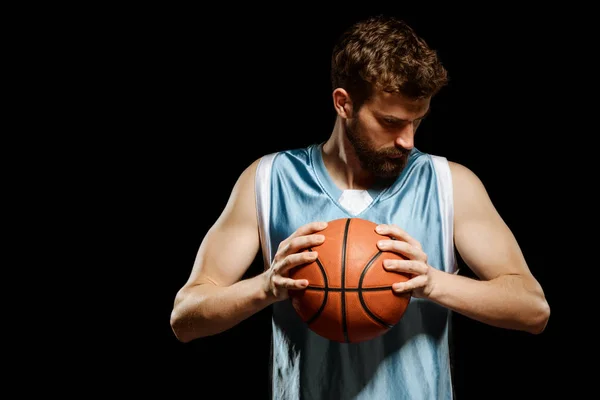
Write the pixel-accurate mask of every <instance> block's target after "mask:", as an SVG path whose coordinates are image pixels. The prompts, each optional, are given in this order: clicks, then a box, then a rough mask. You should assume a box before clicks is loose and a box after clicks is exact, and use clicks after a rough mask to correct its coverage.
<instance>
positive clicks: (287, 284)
mask: <svg viewBox="0 0 600 400" xmlns="http://www.w3.org/2000/svg"><path fill="white" fill-rule="evenodd" d="M273 284H275V286H277V287H280V288H285V289H288V290H294V289H296V290H297V289H304V288H306V287H307V286H308V280H306V279H292V278H286V277H283V276H280V275H277V276H275V277H273Z"/></svg>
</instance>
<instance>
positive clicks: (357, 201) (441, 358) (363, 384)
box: [256, 144, 456, 400]
mask: <svg viewBox="0 0 600 400" xmlns="http://www.w3.org/2000/svg"><path fill="white" fill-rule="evenodd" d="M321 147H322V144H314V145H311V146H308V147H306V148H302V149H293V150H287V151H281V152H276V153H272V154H268V155H266V156H264V157H263V158H262V159H261V161H260V163H259V166H258V169H257V173H256V200H257V217H258V221H259V233H260V240H261V245H262V255H263V259H264V261H265V268H269V267H270V265H271V262H272V259H273V257H274V255H275V253H276V251H277V247H278V245H279V243H280V242H281V241H282V240H284V239H286V238H287V237H288V236H289V235H290V234H292V233H293V232H294V231H295V230H296V229H297V228H298V227H300V226H301V225H304V224H306V223H308V222H312V221H317V220H318V221H331V220H334V219H338V218H348V217H358V218H364V219H367V220H370V221H373V222H375V223H385V224H396V225H398V226H400V227H401V228H402V229H404V230H405V231H406V232H408V234H410V235H411V236H412V237H414V238H415V239H416V240H418V241H419V242H420V243H421V245H422V247H423V250H424V251H425V252H426V253H427V256H428V262H429V265H431V266H432V267H434V268H438V269H441V270H444V271H446V272H449V273H455V272H456V259H455V249H454V242H453V204H452V184H451V175H450V170H449V167H448V163H447V160H446V158H444V157H441V156H435V155H431V154H426V153H423V152H421V151H419V150H417V149H416V148H413V150H412V151H411V153H410V156H409V160H408V163H407V165H406V168H405V169H404V170H403V171H402V173H401V174H400V176H399V177H398V178H397V179H396V180H395V181H394V183H393V184H391V185H390V186H387V187H383V188H373V189H370V190H346V191H343V190H340V189H339V188H338V187H337V186H336V185H335V184H334V182H333V180H332V179H331V177H330V175H329V174H328V171H327V169H326V167H325V165H324V163H323V159H322V154H321ZM272 307H273V308H272V311H273V316H272V347H271V352H272V355H271V356H272V357H271V369H270V372H271V377H270V379H271V390H272V393H271V395H272V398H273V399H277V400H308V399H311V400H312V399H318V400H321V399H323V400H325V399H327V400H332V399H336V400H341V399H353V400H358V399H360V400H363V399H365V400H367V399H368V400H392V399H393V400H404V399H406V400H437V399H440V400H441V399H443V400H449V399H452V398H453V396H454V394H453V389H452V373H451V366H450V356H451V354H450V348H451V347H450V344H451V343H450V322H451V319H450V311H449V310H448V309H446V308H444V307H442V306H439V305H438V304H436V303H434V302H432V301H430V300H427V299H418V298H414V297H413V298H411V300H410V302H409V305H408V308H407V310H406V312H405V314H404V315H403V317H402V319H401V320H400V322H399V323H398V324H396V325H395V326H394V327H393V328H392V329H390V330H389V331H388V332H386V333H385V334H384V335H382V336H380V337H378V338H375V339H372V340H369V341H366V342H361V343H338V342H334V341H329V340H327V339H325V338H322V337H321V336H319V335H317V334H316V333H314V332H312V331H311V330H310V329H308V327H307V326H306V324H305V323H304V322H303V321H302V320H301V319H300V317H299V316H298V315H297V313H296V312H295V310H294V308H293V306H292V304H291V301H290V300H284V301H280V302H277V303H275V304H273V306H272Z"/></svg>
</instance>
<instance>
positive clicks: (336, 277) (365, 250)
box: [290, 218, 410, 343]
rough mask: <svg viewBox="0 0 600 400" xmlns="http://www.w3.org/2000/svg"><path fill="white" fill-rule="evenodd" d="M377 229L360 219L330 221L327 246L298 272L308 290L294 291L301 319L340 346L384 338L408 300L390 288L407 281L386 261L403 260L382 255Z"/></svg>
mask: <svg viewBox="0 0 600 400" xmlns="http://www.w3.org/2000/svg"><path fill="white" fill-rule="evenodd" d="M376 226H377V224H375V223H373V222H371V221H368V220H364V219H360V218H343V219H337V220H334V221H330V222H329V223H328V226H327V228H325V229H324V230H322V231H321V232H320V233H321V234H323V235H325V241H324V242H323V243H322V244H321V245H320V246H316V247H314V248H312V249H309V250H315V251H317V252H318V254H319V257H318V258H317V260H316V261H314V262H312V263H310V264H306V265H302V266H300V267H297V268H294V269H293V270H292V271H291V272H290V277H291V278H293V279H307V280H308V287H307V288H306V289H303V290H291V291H290V298H291V301H292V304H293V306H294V309H295V310H296V312H297V313H298V315H299V316H300V317H301V318H302V320H303V321H304V322H306V323H307V324H308V326H309V328H310V329H311V330H312V331H314V332H315V333H317V334H319V335H321V336H323V337H325V338H327V339H330V340H334V341H336V342H342V343H356V342H362V341H365V340H369V339H372V338H375V337H377V336H380V335H382V334H384V333H386V332H387V331H388V330H390V329H391V328H392V327H393V326H394V325H395V324H397V323H398V322H399V321H400V319H401V318H402V316H403V315H404V312H405V311H406V308H407V307H408V303H409V301H410V295H408V294H406V295H398V294H395V293H394V292H393V291H392V284H393V283H395V282H404V281H406V280H408V279H409V276H407V275H404V274H399V273H396V272H389V271H386V270H385V269H384V268H383V260H384V259H386V258H394V259H403V258H402V256H400V255H398V254H397V253H392V252H382V251H381V250H379V248H378V247H377V242H378V241H379V240H381V239H385V237H383V236H381V235H379V234H378V233H377V232H375V227H376Z"/></svg>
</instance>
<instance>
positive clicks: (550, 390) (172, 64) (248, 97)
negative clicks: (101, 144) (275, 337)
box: [100, 4, 577, 399]
mask: <svg viewBox="0 0 600 400" xmlns="http://www.w3.org/2000/svg"><path fill="white" fill-rule="evenodd" d="M286 7H287V6H286ZM486 7H487V6H486ZM223 8H226V10H224V9H223ZM343 8H344V9H342V10H337V11H336V12H333V11H316V10H314V9H309V8H308V7H306V8H304V7H302V6H300V5H295V6H290V8H289V9H285V8H284V7H283V6H280V7H279V8H267V7H264V9H259V8H248V9H241V8H236V7H233V6H232V7H231V9H229V7H220V8H219V9H214V12H209V11H199V10H196V9H194V10H192V9H189V10H188V9H176V8H175V7H171V8H169V9H161V8H156V9H148V8H146V9H144V10H133V11H132V10H128V12H127V13H126V14H125V15H124V16H121V17H119V16H118V15H114V16H113V17H114V19H113V21H114V20H118V22H116V23H115V24H116V25H118V27H119V28H118V31H117V30H116V31H115V32H118V33H115V34H114V36H113V37H111V43H115V45H114V47H112V48H111V49H110V51H109V52H108V53H109V54H110V55H111V56H110V57H109V58H108V59H104V60H101V61H100V62H101V63H104V64H103V65H105V66H106V68H107V69H110V70H111V71H113V72H114V73H116V75H117V76H118V82H119V91H118V93H115V94H114V96H113V100H112V101H113V103H111V105H110V106H111V107H112V108H111V109H112V112H113V115H114V114H117V115H120V116H122V117H123V120H122V121H121V123H120V129H121V130H122V131H126V132H128V135H127V136H126V138H123V137H121V138H120V137H118V136H117V137H115V138H114V139H115V142H114V143H113V144H112V145H113V146H114V149H118V152H119V160H122V162H123V163H124V166H123V168H122V169H121V170H120V172H119V173H120V179H119V183H118V185H119V188H120V189H122V190H123V193H132V195H131V196H127V195H123V197H121V198H120V199H119V200H118V201H119V202H121V203H120V205H121V207H122V210H123V211H124V215H125V217H124V218H125V220H124V221H122V222H124V225H123V226H122V227H120V228H119V227H115V230H127V229H128V228H129V227H130V230H129V231H127V232H125V233H126V234H127V235H129V237H130V240H129V241H128V242H127V243H124V244H123V246H124V247H126V248H127V256H126V257H127V258H124V257H122V258H121V261H123V262H125V263H126V264H127V268H128V272H130V271H133V274H134V276H136V277H135V278H134V279H135V280H136V281H134V282H135V283H134V284H133V285H132V286H131V290H132V293H133V292H135V293H136V294H135V295H132V296H130V297H128V298H126V299H124V300H123V304H122V307H123V309H124V310H123V311H122V312H120V313H119V317H120V318H124V319H125V320H126V321H127V323H128V324H132V325H133V327H132V328H127V330H126V331H122V332H121V334H122V340H121V346H120V348H122V350H121V351H120V353H119V354H120V355H119V358H118V359H117V360H115V361H114V363H115V365H118V366H119V367H123V368H124V369H125V370H126V371H127V370H128V369H129V373H125V374H124V375H123V374H119V377H118V378H116V375H115V378H116V379H118V381H119V382H122V383H126V384H128V386H127V387H128V388H129V389H128V390H131V391H132V393H138V394H139V393H142V392H143V393H150V394H153V393H156V394H159V393H162V392H160V391H163V390H164V391H165V393H167V394H168V397H169V398H174V397H175V396H176V395H183V394H186V395H191V396H193V397H194V398H229V397H231V398H236V397H242V396H243V397H245V398H246V397H250V396H251V397H254V398H265V393H267V390H268V383H269V380H268V378H269V377H268V374H267V372H268V361H269V344H270V319H269V318H270V315H269V310H265V311H263V312H260V313H258V314H257V315H255V316H253V317H251V318H249V319H248V320H246V321H244V322H243V323H241V324H240V325H238V326H236V327H235V328H233V329H231V330H230V331H228V332H225V333H223V334H220V335H218V336H215V337H208V338H204V339H200V340H196V341H194V342H191V343H188V344H183V343H180V342H178V341H177V340H176V339H175V337H174V335H173V333H172V331H171V329H170V326H169V316H170V312H171V308H172V305H173V299H174V296H175V294H176V292H177V290H178V289H179V288H180V287H181V285H183V284H184V282H185V281H186V279H187V277H188V275H189V272H190V270H191V267H192V263H193V261H194V257H195V255H196V251H197V248H198V246H199V244H200V242H201V240H202V238H203V235H204V234H205V233H206V231H207V230H208V229H209V227H210V226H211V224H212V223H213V222H214V221H215V219H216V218H217V217H218V215H219V213H220V212H221V210H222V209H223V207H224V205H225V203H226V201H227V199H228V196H229V193H230V190H231V188H232V186H233V184H234V182H235V180H236V179H237V177H238V175H239V174H240V173H241V171H242V170H243V169H244V168H245V167H246V166H247V165H248V164H249V163H250V162H252V161H253V160H255V159H256V158H258V157H260V156H261V155H263V154H266V153H269V152H272V151H277V150H283V149H287V148H295V147H301V146H305V145H308V144H311V143H314V142H317V141H322V140H324V139H326V138H327V137H328V135H329V133H330V131H331V128H332V126H333V118H334V113H333V108H332V101H331V88H330V83H329V62H330V59H329V57H330V52H331V47H332V45H333V43H334V41H335V39H336V38H337V36H338V35H339V34H340V33H341V32H342V30H343V29H344V28H346V27H347V26H349V25H350V24H351V23H352V22H354V21H356V20H358V19H360V18H362V17H366V16H368V15H371V14H376V13H380V12H384V13H387V14H393V15H396V16H398V17H400V18H404V19H406V20H407V21H408V22H409V23H410V24H411V25H412V26H413V27H414V28H415V29H416V30H417V32H418V33H420V34H421V36H423V37H424V38H425V40H426V41H427V42H428V43H429V44H430V45H431V46H432V47H434V48H436V49H437V50H438V52H439V55H440V57H441V59H442V61H443V63H444V64H445V66H446V67H447V69H448V71H449V74H450V79H451V80H450V84H449V86H448V87H446V88H444V89H443V90H442V92H441V93H440V94H439V95H438V96H437V97H436V98H434V100H433V102H432V112H431V114H430V116H429V117H428V119H427V120H425V122H424V123H423V124H422V125H421V127H420V129H419V133H418V135H417V137H416V146H417V147H418V148H419V149H420V150H422V151H426V152H430V153H433V154H439V155H443V156H446V157H447V158H448V159H450V160H452V161H457V162H460V163H463V164H464V165H466V166H467V167H469V168H470V169H472V170H473V171H474V172H475V173H476V174H477V175H478V176H479V177H480V178H481V180H482V181H483V183H484V184H485V185H486V187H487V189H488V192H489V194H490V196H491V198H492V201H493V202H494V204H495V206H496V208H497V209H498V210H499V212H500V213H501V215H502V216H503V218H504V219H505V221H506V222H507V224H508V225H509V227H510V228H511V229H512V231H513V233H514V234H515V236H516V238H517V240H518V241H519V243H520V245H521V248H522V250H523V252H524V254H525V257H526V259H527V261H528V264H529V267H530V268H531V271H532V272H533V274H534V275H535V276H536V278H537V279H538V280H539V282H540V283H541V284H542V286H543V288H544V289H545V291H546V296H547V299H548V301H549V303H550V306H551V309H552V316H551V318H550V322H549V325H548V327H547V329H546V331H545V332H544V333H542V334H541V335H537V336H534V335H530V334H526V333H522V332H513V331H508V330H501V329H497V328H493V327H489V326H486V325H483V324H480V323H478V322H475V321H472V320H468V319H466V318H464V317H462V316H460V315H456V316H455V317H454V326H455V330H454V340H455V351H456V358H455V360H454V363H455V382H456V388H457V389H456V391H457V396H458V398H459V399H490V398H506V399H509V398H510V399H526V398H542V397H544V396H547V395H549V394H556V393H557V387H558V385H563V384H566V378H565V376H566V375H565V374H566V371H565V370H564V369H565V368H563V367H561V366H560V365H561V362H560V361H558V360H559V359H560V358H561V357H563V356H564V355H565V354H566V353H567V351H566V348H565V347H564V346H561V345H559V344H558V343H559V342H560V340H561V339H560V334H559V330H560V326H561V323H563V322H559V321H564V319H562V320H561V318H563V316H562V312H563V311H562V310H563V308H562V307H563V306H562V303H563V301H562V299H563V295H564V287H562V285H559V284H558V281H559V278H558V276H559V275H560V274H561V272H559V271H560V268H561V266H560V265H558V261H557V257H556V254H555V253H554V252H553V251H550V250H549V249H551V247H552V244H550V243H549V242H548V237H549V236H550V237H552V232H553V231H556V230H557V224H563V225H564V224H566V223H567V221H565V220H564V218H563V219H562V220H559V218H555V217H554V210H556V209H557V208H558V207H560V205H561V204H562V203H563V202H565V201H567V195H566V194H565V192H564V191H561V190H557V187H556V185H555V182H556V173H557V171H558V170H559V165H560V160H561V159H562V158H564V157H565V153H566V149H565V146H564V140H565V135H568V133H566V132H567V129H568V128H569V127H570V126H571V123H572V120H571V118H572V115H573V111H572V109H570V108H569V107H568V104H564V103H563V102H559V101H557V98H561V97H568V96H569V91H570V90H571V88H570V87H569V86H568V85H565V83H564V81H563V80H562V79H559V77H564V75H565V73H566V71H569V73H572V72H573V70H574V68H573V67H572V65H570V62H569V61H568V60H569V57H574V54H573V53H574V50H572V48H571V47H570V46H571V43H572V42H571V40H573V37H572V35H568V34H565V32H564V27H560V26H558V24H557V22H556V18H557V16H558V15H561V11H562V10H559V9H556V10H548V9H546V10H545V11H544V12H534V11H531V12H528V13H526V12H523V10H520V9H519V10H517V9H512V8H508V6H505V7H504V8H494V6H493V5H490V6H489V8H485V9H484V8H483V6H482V8H469V9H467V8H466V7H465V8H464V9H450V8H448V9H443V10H440V9H435V8H433V7H432V8H431V9H426V8H425V7H424V8H423V9H421V10H414V11H413V10H410V11H409V10H408V9H406V8H405V6H404V5H402V4H400V5H398V6H397V7H396V8H393V9H390V8H387V9H368V10H367V9H360V8H357V7H355V6H350V5H344V7H343ZM561 16H562V18H564V19H565V20H567V21H568V22H570V23H572V24H576V21H574V20H569V19H570V18H571V16H570V15H569V14H562V15H561ZM113 23H114V22H113ZM119 140H121V142H119ZM549 216H553V217H552V218H549ZM121 233H123V232H121ZM261 262H262V260H257V261H256V262H255V264H254V265H253V266H252V268H251V269H250V271H249V272H248V275H253V274H257V273H259V272H260V268H261ZM463 271H464V270H463ZM114 273H115V275H116V276H118V275H119V274H120V272H119V271H115V272H114ZM463 273H464V274H467V275H468V274H469V272H468V271H465V272H463ZM561 277H562V276H561ZM138 292H139V293H138ZM571 390H577V385H574V387H571ZM207 391H208V392H213V391H216V392H217V393H220V394H219V395H209V394H208V392H207ZM161 396H164V395H161ZM538 396H539V397H538Z"/></svg>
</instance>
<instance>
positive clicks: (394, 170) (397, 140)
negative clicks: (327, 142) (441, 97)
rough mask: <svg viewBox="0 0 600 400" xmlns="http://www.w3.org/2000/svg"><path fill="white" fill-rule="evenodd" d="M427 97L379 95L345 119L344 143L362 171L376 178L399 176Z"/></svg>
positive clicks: (424, 108) (420, 119) (412, 143)
mask: <svg viewBox="0 0 600 400" xmlns="http://www.w3.org/2000/svg"><path fill="white" fill-rule="evenodd" d="M429 103H430V98H427V99H423V100H412V99H408V98H406V97H403V96H400V95H397V94H391V93H385V92H379V93H377V94H375V95H374V96H373V97H372V98H371V99H370V100H369V101H368V102H365V103H364V104H363V106H362V107H361V108H360V110H359V111H358V114H356V113H355V114H354V115H352V118H348V119H347V120H346V134H347V137H348V141H349V142H350V144H351V145H352V147H353V148H354V151H355V153H356V156H357V158H358V159H359V161H360V162H361V164H362V166H363V168H365V169H366V170H368V171H370V172H372V173H373V174H374V175H375V176H377V177H380V178H394V177H397V176H398V175H400V173H401V172H402V171H403V169H404V167H405V166H406V163H407V162H408V156H409V154H410V151H411V150H412V148H413V147H414V135H415V133H416V130H417V128H418V126H419V124H420V123H421V121H422V120H423V118H424V117H425V115H426V114H427V112H428V111H429Z"/></svg>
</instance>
